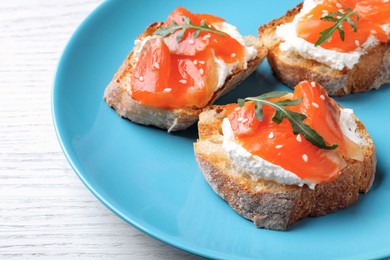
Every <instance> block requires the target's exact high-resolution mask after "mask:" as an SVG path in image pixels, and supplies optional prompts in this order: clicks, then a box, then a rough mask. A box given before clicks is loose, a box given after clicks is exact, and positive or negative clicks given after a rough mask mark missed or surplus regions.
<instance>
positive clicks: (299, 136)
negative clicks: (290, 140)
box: [296, 134, 302, 142]
mask: <svg viewBox="0 0 390 260" xmlns="http://www.w3.org/2000/svg"><path fill="white" fill-rule="evenodd" d="M296 139H297V141H298V142H302V137H301V134H297V137H296Z"/></svg>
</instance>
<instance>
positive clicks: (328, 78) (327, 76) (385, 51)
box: [258, 3, 390, 96]
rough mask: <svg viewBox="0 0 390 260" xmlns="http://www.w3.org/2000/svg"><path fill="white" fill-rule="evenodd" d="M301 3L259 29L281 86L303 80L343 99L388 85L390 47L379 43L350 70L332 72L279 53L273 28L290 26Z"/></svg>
mask: <svg viewBox="0 0 390 260" xmlns="http://www.w3.org/2000/svg"><path fill="white" fill-rule="evenodd" d="M302 6H303V5H302V3H301V4H299V5H298V6H297V7H295V8H294V9H291V10H289V11H288V12H287V13H286V14H285V15H284V16H283V17H280V18H278V19H275V20H273V21H271V22H270V23H268V24H265V25H263V26H260V27H259V29H258V33H259V37H260V39H261V41H262V42H263V44H264V45H265V46H266V47H267V48H268V55H267V59H268V63H269V64H270V66H271V69H272V71H273V72H274V73H275V75H276V77H277V78H279V80H280V81H281V82H283V83H284V84H286V85H287V86H289V87H291V88H293V87H294V86H296V85H297V84H298V83H299V82H300V81H302V80H313V81H316V82H318V83H320V84H321V85H322V86H323V87H324V88H325V89H326V90H327V91H328V94H329V95H333V96H343V95H346V94H349V93H357V92H366V91H369V90H371V89H378V88H379V87H381V86H382V85H384V84H386V83H389V82H390V43H389V42H387V43H380V44H378V45H377V46H375V47H373V48H371V49H369V50H367V53H366V54H365V55H363V56H361V58H360V60H359V63H358V64H356V65H355V66H354V67H353V68H352V69H347V68H344V69H343V70H336V69H332V68H331V67H329V66H328V65H325V64H323V63H320V62H317V61H314V60H309V59H305V58H303V57H301V56H300V55H299V54H297V53H295V52H293V51H289V52H286V51H281V50H280V48H279V44H280V43H281V40H280V39H278V38H277V37H276V33H275V31H276V27H277V26H278V25H281V24H285V23H289V22H291V21H292V20H293V19H294V17H295V15H297V14H298V13H299V11H300V10H301V8H302Z"/></svg>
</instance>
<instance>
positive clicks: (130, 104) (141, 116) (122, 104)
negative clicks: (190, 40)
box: [104, 22, 267, 132]
mask: <svg viewBox="0 0 390 260" xmlns="http://www.w3.org/2000/svg"><path fill="white" fill-rule="evenodd" d="M162 25H163V23H162V22H158V23H154V24H152V25H150V26H149V27H148V28H147V29H146V30H145V32H144V33H143V34H141V35H139V36H138V39H139V40H142V39H144V38H145V37H147V36H149V35H152V34H153V32H154V31H156V30H157V29H158V28H159V27H161V26H162ZM244 40H245V41H246V43H248V44H249V45H250V46H254V47H255V48H256V50H257V56H256V57H255V58H254V59H252V60H250V61H249V62H248V66H247V69H245V70H239V71H233V74H232V75H231V76H229V77H228V78H227V79H226V81H225V84H224V85H223V86H222V87H221V88H219V89H218V90H217V91H216V92H215V93H214V95H213V96H212V98H211V100H210V101H209V102H208V104H207V105H210V104H211V103H213V102H214V101H215V100H216V99H217V98H218V97H220V96H221V95H223V94H225V93H227V92H228V91H230V90H232V89H233V88H235V87H236V86H237V85H238V84H239V83H240V82H241V81H243V80H244V79H245V78H246V77H248V76H249V75H250V74H251V73H252V72H253V71H255V70H256V68H257V66H258V65H259V64H260V63H261V62H262V61H263V60H264V58H265V56H266V55H267V49H266V48H265V47H263V45H262V44H261V42H260V40H259V39H258V38H257V37H254V36H246V37H244ZM136 55H137V54H136V52H135V51H134V50H132V52H131V53H130V54H129V55H128V56H127V58H126V60H125V61H124V62H123V64H122V65H121V67H120V68H119V70H118V71H117V73H116V74H115V75H114V77H113V79H112V81H111V82H110V83H109V84H108V86H107V88H106V90H105V93H104V99H105V100H106V102H107V104H108V105H109V106H111V107H113V108H114V109H115V110H116V112H117V113H118V114H119V115H120V116H121V117H125V118H127V119H130V120H131V121H133V122H136V123H139V124H144V125H153V126H156V127H159V128H163V129H167V130H168V132H170V131H176V130H181V129H185V128H187V127H189V126H191V125H192V124H193V123H195V122H196V121H197V120H198V116H199V114H200V112H201V111H202V109H203V108H196V107H185V108H174V109H171V108H166V109H164V108H156V107H152V106H148V105H144V104H141V103H140V102H138V101H137V100H135V99H133V98H132V95H131V74H132V73H133V69H134V66H135V65H136V62H137V57H136Z"/></svg>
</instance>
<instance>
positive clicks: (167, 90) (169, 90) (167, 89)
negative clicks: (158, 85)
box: [163, 88, 172, 93]
mask: <svg viewBox="0 0 390 260" xmlns="http://www.w3.org/2000/svg"><path fill="white" fill-rule="evenodd" d="M171 91H172V89H171V88H164V89H163V92H165V93H168V92H171Z"/></svg>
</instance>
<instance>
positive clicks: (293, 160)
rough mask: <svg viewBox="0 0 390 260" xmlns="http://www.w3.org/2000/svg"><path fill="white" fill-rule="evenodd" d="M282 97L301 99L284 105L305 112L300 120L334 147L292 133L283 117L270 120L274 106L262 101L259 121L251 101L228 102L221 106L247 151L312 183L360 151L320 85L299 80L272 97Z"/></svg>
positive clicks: (328, 177)
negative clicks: (287, 91) (283, 93)
mask: <svg viewBox="0 0 390 260" xmlns="http://www.w3.org/2000/svg"><path fill="white" fill-rule="evenodd" d="M285 99H302V101H301V102H300V103H299V104H298V105H296V106H289V107H288V108H289V109H290V110H292V111H295V112H299V113H302V114H305V115H306V116H307V118H306V119H304V122H305V123H306V124H307V125H309V126H310V127H311V128H313V129H314V130H315V131H317V133H319V134H320V135H321V136H322V137H323V138H324V140H325V142H326V143H327V144H329V145H330V144H338V148H336V149H335V150H324V149H320V148H318V147H317V146H314V145H313V144H312V143H311V142H309V141H307V140H306V139H305V138H304V137H303V136H302V135H301V134H297V135H295V134H294V133H293V129H292V126H291V124H290V122H289V121H288V120H287V119H283V121H282V122H281V123H279V124H278V123H275V122H274V121H272V117H273V115H274V114H275V109H274V108H273V107H271V106H269V105H263V113H264V117H263V119H262V121H259V120H258V119H257V118H256V116H255V103H254V102H253V101H247V102H245V104H244V106H243V107H239V106H238V105H237V104H231V105H227V106H226V108H225V109H226V112H227V118H228V119H229V121H230V124H231V127H232V130H233V133H234V136H235V140H236V141H237V142H238V143H239V144H241V145H242V146H243V147H244V148H245V149H246V150H247V151H249V152H250V153H251V154H253V155H256V156H259V157H261V158H263V159H265V160H266V161H269V162H271V163H273V164H276V165H279V166H281V167H282V168H284V169H286V170H288V171H291V172H293V173H295V174H296V175H297V176H298V177H300V178H301V179H303V180H307V181H310V182H312V183H314V184H318V183H320V182H323V181H331V180H333V179H334V178H335V177H337V176H338V175H339V173H340V170H341V169H342V168H343V167H344V166H345V159H350V158H353V157H355V156H357V154H358V153H361V150H360V148H359V146H358V145H357V144H355V143H354V142H352V141H351V140H349V139H348V137H346V136H345V135H344V134H343V132H342V130H341V128H340V126H339V123H338V122H339V117H340V109H339V106H338V105H337V104H336V102H335V101H334V100H333V99H331V98H329V97H328V95H327V93H326V91H325V89H324V88H323V87H321V86H320V85H319V84H317V83H314V82H309V81H303V82H301V83H299V84H298V85H297V86H296V87H295V91H294V93H293V94H289V95H287V96H283V97H281V98H278V99H273V101H278V100H285Z"/></svg>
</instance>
